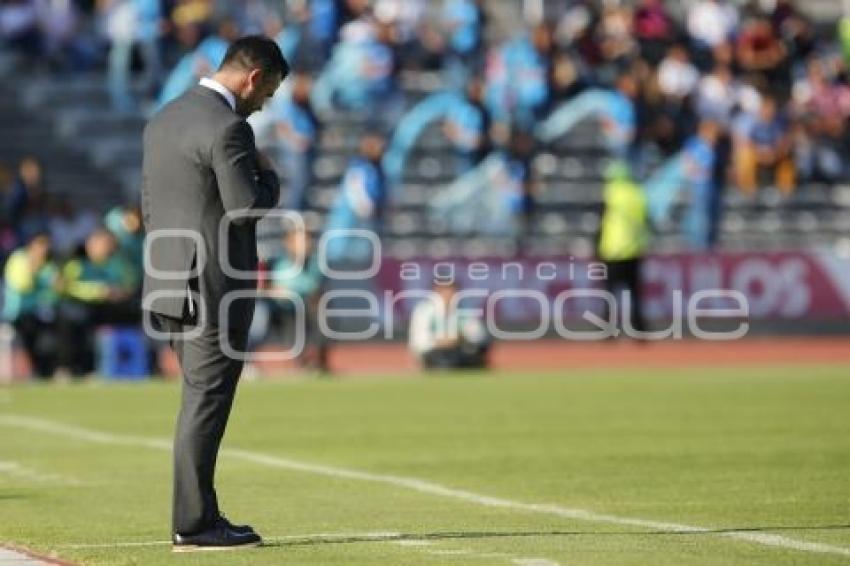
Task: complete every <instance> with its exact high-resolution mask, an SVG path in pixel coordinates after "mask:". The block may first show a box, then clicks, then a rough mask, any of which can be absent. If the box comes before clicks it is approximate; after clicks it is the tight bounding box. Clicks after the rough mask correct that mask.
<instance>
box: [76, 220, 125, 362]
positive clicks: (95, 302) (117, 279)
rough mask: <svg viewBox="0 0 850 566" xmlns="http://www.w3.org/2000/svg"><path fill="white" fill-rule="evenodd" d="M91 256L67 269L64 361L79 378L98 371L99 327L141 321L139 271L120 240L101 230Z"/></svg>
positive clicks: (89, 245)
mask: <svg viewBox="0 0 850 566" xmlns="http://www.w3.org/2000/svg"><path fill="white" fill-rule="evenodd" d="M85 252H86V253H85V256H84V257H83V258H81V259H73V260H71V261H69V262H68V263H66V264H65V267H64V268H63V269H62V278H63V282H64V297H63V300H62V302H61V304H60V327H61V328H60V332H61V335H62V341H61V348H62V351H63V355H62V358H63V359H64V360H65V361H66V363H67V365H68V369H69V370H70V371H71V373H72V374H74V375H83V374H86V373H89V372H91V371H93V370H94V340H93V338H94V330H95V329H96V328H97V327H98V326H100V325H112V324H114V325H137V324H139V323H140V322H141V306H140V304H139V293H138V283H139V276H138V273H137V269H136V267H135V266H133V265H132V264H131V263H130V262H129V261H128V260H127V259H126V258H125V257H124V255H123V254H120V253H118V251H117V244H116V241H115V237H114V236H113V235H112V234H111V233H110V232H108V231H107V230H106V229H104V228H99V229H97V230H95V231H94V232H93V233H92V234H91V235H90V236H89V237H88V239H87V240H86V245H85Z"/></svg>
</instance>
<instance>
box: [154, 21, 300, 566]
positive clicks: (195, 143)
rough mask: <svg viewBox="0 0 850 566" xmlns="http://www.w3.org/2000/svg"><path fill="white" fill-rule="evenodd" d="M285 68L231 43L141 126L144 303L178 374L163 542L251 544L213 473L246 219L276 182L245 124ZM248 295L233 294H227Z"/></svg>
mask: <svg viewBox="0 0 850 566" xmlns="http://www.w3.org/2000/svg"><path fill="white" fill-rule="evenodd" d="M288 73H289V66H288V64H287V63H286V61H285V60H284V58H283V56H282V55H281V52H280V49H279V48H278V47H277V45H276V44H275V43H274V41H272V40H270V39H268V38H265V37H261V36H248V37H243V38H241V39H238V40H237V41H235V42H234V43H233V44H232V45H231V46H230V48H229V49H228V51H227V54H226V55H225V58H224V61H223V62H222V64H221V67H219V69H218V71H217V72H216V73H215V74H214V75H213V76H212V78H209V79H202V80H201V82H200V83H199V84H198V85H196V86H194V87H193V88H191V89H190V90H189V91H188V92H186V93H185V94H184V95H182V96H181V97H179V98H178V99H176V100H174V101H173V102H171V103H169V104H168V105H167V106H165V107H164V108H163V109H162V110H161V111H160V112H159V113H157V114H156V115H155V116H154V117H153V118H152V119H151V120H150V122H149V123H148V125H147V126H146V128H145V134H144V164H143V180H142V207H143V214H144V222H145V228H146V230H147V234H148V235H147V240H146V247H145V282H144V300H143V308H144V309H145V311H147V312H149V313H150V315H151V319H150V320H151V325H152V328H154V329H156V330H157V331H158V332H160V333H162V334H164V335H167V336H168V338H169V340H170V342H171V345H172V347H173V348H174V350H175V351H176V352H177V356H178V358H179V359H180V365H181V368H182V371H183V394H182V404H181V408H180V415H179V417H178V420H177V430H176V434H175V439H174V502H173V505H174V508H173V542H174V546H173V549H174V550H175V551H184V550H195V549H204V550H206V549H215V548H232V547H236V546H246V545H249V546H254V545H257V544H260V542H261V539H260V537H259V535H258V534H257V533H256V532H255V531H254V530H253V529H252V528H251V527H248V526H237V525H233V524H232V523H230V522H229V521H228V520H227V519H225V518H224V516H223V515H222V514H221V512H220V511H219V508H218V501H217V499H216V493H215V489H214V487H213V477H214V474H215V463H216V456H217V454H218V449H219V445H220V443H221V439H222V436H223V434H224V429H225V426H226V425H227V419H228V416H229V414H230V408H231V405H232V403H233V397H234V394H235V391H236V383H237V381H238V379H239V375H240V373H241V371H242V361H241V359H239V358H238V356H235V355H232V354H233V352H232V351H230V349H232V350H233V351H235V352H244V351H245V344H246V341H247V336H248V329H249V327H250V325H251V319H252V317H253V312H254V299H253V297H252V296H250V295H251V294H252V293H253V292H254V291H255V290H256V286H257V282H256V279H255V275H254V273H255V272H256V270H257V240H256V221H257V219H258V218H259V217H260V216H262V214H263V213H264V212H265V210H266V209H270V208H273V207H275V206H276V205H277V203H278V197H279V192H280V186H279V182H278V179H277V176H276V174H275V173H274V170H273V168H272V165H271V161H270V160H269V159H268V157H267V156H265V155H263V154H261V153H260V152H258V151H257V149H256V146H255V145H254V137H253V132H252V130H251V127H250V126H249V125H248V123H247V122H246V121H245V118H246V117H248V116H249V115H250V114H252V113H253V112H255V111H256V110H259V109H260V108H261V107H262V105H263V103H264V102H265V101H266V100H267V99H268V98H271V96H272V95H273V94H274V92H275V90H277V88H278V86H279V85H280V83H281V81H282V80H283V79H284V78H286V75H287V74H288ZM234 292H237V293H240V292H241V293H244V294H245V295H249V296H248V297H247V298H245V297H243V298H240V299H239V300H233V301H231V299H233V298H235V297H234V295H233V293H234Z"/></svg>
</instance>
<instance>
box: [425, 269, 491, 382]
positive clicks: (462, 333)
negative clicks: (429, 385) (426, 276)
mask: <svg viewBox="0 0 850 566" xmlns="http://www.w3.org/2000/svg"><path fill="white" fill-rule="evenodd" d="M457 291H458V290H457V286H456V285H455V284H454V282H451V283H439V282H438V283H435V284H434V289H433V294H432V295H431V296H430V297H429V298H426V299H423V300H422V301H420V302H419V304H417V305H416V308H414V310H413V315H412V316H411V319H410V329H409V332H408V341H409V347H410V350H411V352H412V353H413V354H414V355H415V356H416V358H417V359H418V360H419V362H420V364H421V365H422V368H423V369H426V370H440V369H444V370H445V369H483V368H485V367H487V353H488V351H489V349H490V339H489V336H488V335H487V330H486V327H485V325H484V322H483V321H482V320H481V317H480V316H478V315H477V313H476V311H475V310H473V309H468V308H464V307H463V306H458V305H457V304H456V301H455V298H456V295H457Z"/></svg>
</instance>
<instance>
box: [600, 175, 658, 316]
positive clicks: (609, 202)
mask: <svg viewBox="0 0 850 566" xmlns="http://www.w3.org/2000/svg"><path fill="white" fill-rule="evenodd" d="M605 180H606V184H605V192H604V195H603V204H604V211H603V213H602V220H601V224H600V230H599V241H598V243H597V257H598V258H599V260H600V261H602V262H604V263H605V266H606V268H607V273H608V278H607V280H606V288H607V290H608V292H609V293H611V294H612V295H613V296H614V297H616V298H617V300H618V301H620V305H621V308H619V309H618V310H619V311H620V312H619V313H618V314H619V315H620V316H621V317H623V319H625V317H626V316H627V313H625V311H624V309H623V308H622V300H623V295H621V294H620V293H621V292H622V291H625V292H627V293H628V295H629V300H630V309H629V313H628V319H629V322H630V326H631V328H633V329H634V330H638V331H645V330H646V329H647V326H646V321H645V319H644V315H643V301H642V297H641V281H640V276H641V266H642V264H643V257H644V255H645V253H646V250H647V246H648V244H649V237H650V233H651V227H650V223H649V213H648V208H647V199H646V193H645V191H644V189H643V187H641V186H640V185H639V184H638V183H637V182H636V181H635V180H634V179H633V178H632V174H631V171H630V170H629V167H628V166H627V165H626V164H625V163H623V162H621V161H615V162H613V163H612V164H611V165H610V166H609V167H608V169H607V170H606V171H605ZM607 304H608V303H607V302H606V305H607ZM605 320H611V318H610V313H606V316H605Z"/></svg>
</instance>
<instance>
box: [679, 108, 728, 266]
mask: <svg viewBox="0 0 850 566" xmlns="http://www.w3.org/2000/svg"><path fill="white" fill-rule="evenodd" d="M720 135H721V131H720V125H719V124H718V123H717V122H713V121H710V120H704V121H702V122H700V125H699V129H698V131H697V134H696V135H695V136H693V137H692V138H691V139H689V140H688V141H687V142H686V143H685V149H684V175H685V185H686V189H687V190H688V192H689V193H690V205H689V208H688V212H687V215H686V218H685V230H686V232H687V237H688V239H689V240H690V243H691V245H692V246H693V248H694V249H697V250H707V249H710V248H711V247H712V246H713V245H714V244H715V242H716V239H717V225H718V223H719V221H720V212H721V208H722V207H721V202H720V201H721V194H722V185H721V183H720V180H719V179H718V178H717V175H716V174H715V172H716V162H717V159H718V144H719V143H720Z"/></svg>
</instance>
